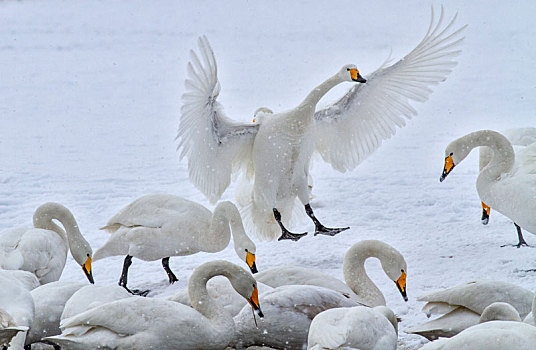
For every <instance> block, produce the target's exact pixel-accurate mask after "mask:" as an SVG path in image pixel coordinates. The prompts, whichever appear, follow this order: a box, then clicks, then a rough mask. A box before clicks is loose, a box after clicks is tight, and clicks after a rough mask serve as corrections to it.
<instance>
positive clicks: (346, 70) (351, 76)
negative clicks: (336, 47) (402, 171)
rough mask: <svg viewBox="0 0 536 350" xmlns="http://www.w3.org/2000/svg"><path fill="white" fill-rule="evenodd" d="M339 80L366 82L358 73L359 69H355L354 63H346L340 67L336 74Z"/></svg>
mask: <svg viewBox="0 0 536 350" xmlns="http://www.w3.org/2000/svg"><path fill="white" fill-rule="evenodd" d="M337 75H338V76H339V78H340V79H341V81H350V82H356V83H366V82H367V80H366V79H365V78H363V77H362V76H361V74H359V70H358V69H357V67H356V65H355V64H347V65H345V66H344V67H342V68H341V70H340V71H339V73H338V74H337Z"/></svg>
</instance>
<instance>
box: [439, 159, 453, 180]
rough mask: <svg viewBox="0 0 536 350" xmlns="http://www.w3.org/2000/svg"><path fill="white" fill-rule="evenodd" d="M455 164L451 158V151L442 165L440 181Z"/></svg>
mask: <svg viewBox="0 0 536 350" xmlns="http://www.w3.org/2000/svg"><path fill="white" fill-rule="evenodd" d="M454 167H455V164H454V161H453V160H452V153H451V154H450V155H449V156H447V157H446V158H445V166H444V167H443V173H442V174H441V177H440V178H439V181H440V182H443V180H445V178H446V177H447V175H448V174H449V173H450V172H451V171H452V169H454Z"/></svg>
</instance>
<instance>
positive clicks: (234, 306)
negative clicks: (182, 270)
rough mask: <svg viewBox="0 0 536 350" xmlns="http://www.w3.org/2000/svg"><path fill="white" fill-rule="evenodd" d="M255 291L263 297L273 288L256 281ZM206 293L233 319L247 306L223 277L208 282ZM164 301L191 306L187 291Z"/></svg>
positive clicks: (182, 291) (181, 291) (179, 292)
mask: <svg viewBox="0 0 536 350" xmlns="http://www.w3.org/2000/svg"><path fill="white" fill-rule="evenodd" d="M257 289H258V290H259V295H263V294H264V293H267V292H268V291H270V290H272V289H273V288H272V287H270V286H267V285H265V284H264V283H262V282H259V281H257ZM207 291H208V294H209V295H210V296H211V297H212V299H214V300H215V301H216V302H217V303H219V304H220V305H221V306H222V307H223V308H224V309H225V310H226V311H227V312H228V313H229V314H230V315H231V316H233V317H234V316H236V315H237V314H238V313H239V312H240V310H242V308H243V307H244V305H246V304H247V301H245V300H244V298H242V297H241V296H240V295H238V294H237V293H236V292H235V291H234V289H233V286H232V285H231V283H230V282H229V280H228V279H227V278H225V277H223V276H216V277H214V278H212V279H211V280H210V281H208V283H207ZM165 299H166V300H170V301H174V302H177V303H181V304H184V305H187V306H191V305H192V303H191V300H190V295H189V294H188V289H184V290H180V291H178V292H177V293H175V294H174V295H171V296H168V297H166V298H165Z"/></svg>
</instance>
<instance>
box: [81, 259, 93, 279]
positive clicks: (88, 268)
mask: <svg viewBox="0 0 536 350" xmlns="http://www.w3.org/2000/svg"><path fill="white" fill-rule="evenodd" d="M82 271H84V274H85V275H86V277H87V279H88V280H89V283H91V284H94V283H95V281H94V280H93V272H92V271H91V257H90V256H89V255H88V256H87V259H86V262H85V263H84V265H82Z"/></svg>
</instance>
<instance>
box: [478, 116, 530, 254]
mask: <svg viewBox="0 0 536 350" xmlns="http://www.w3.org/2000/svg"><path fill="white" fill-rule="evenodd" d="M501 134H502V135H503V136H504V137H506V138H507V139H508V141H510V143H511V144H512V147H514V152H516V153H517V152H518V151H519V150H521V149H522V148H524V147H526V146H528V145H530V144H532V143H534V142H536V128H532V127H528V128H514V129H507V130H503V131H501ZM492 152H493V151H492V150H491V148H489V147H480V149H479V158H478V169H479V171H481V170H482V169H484V167H485V166H486V165H488V164H489V162H490V160H491V157H492V155H493V153H492ZM481 204H482V219H481V220H482V224H484V225H487V224H488V222H489V214H490V207H489V206H488V205H487V204H485V203H484V202H481ZM520 242H522V244H523V245H526V244H527V243H526V242H525V240H524V239H523V236H521V237H520Z"/></svg>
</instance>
